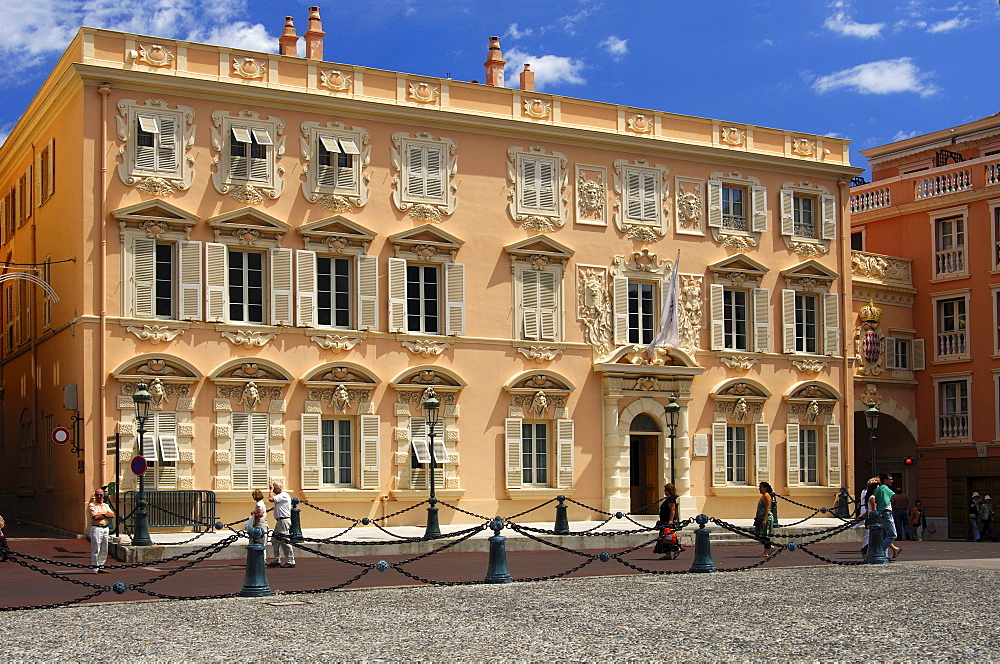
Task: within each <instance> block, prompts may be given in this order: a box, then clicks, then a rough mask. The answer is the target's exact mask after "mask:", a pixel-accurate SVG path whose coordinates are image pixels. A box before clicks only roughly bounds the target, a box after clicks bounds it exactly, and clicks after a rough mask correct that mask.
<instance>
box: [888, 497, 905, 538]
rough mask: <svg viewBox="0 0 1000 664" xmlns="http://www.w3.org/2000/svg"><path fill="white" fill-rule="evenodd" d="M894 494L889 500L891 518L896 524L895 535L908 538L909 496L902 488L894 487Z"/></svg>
mask: <svg viewBox="0 0 1000 664" xmlns="http://www.w3.org/2000/svg"><path fill="white" fill-rule="evenodd" d="M894 490H895V492H896V495H894V496H893V497H892V500H891V501H889V503H890V505H891V506H892V520H893V522H894V523H895V525H896V535H897V536H898V537H899V539H910V497H909V496H907V495H906V494H905V493H903V489H902V488H900V487H898V486H897V487H895V489H894Z"/></svg>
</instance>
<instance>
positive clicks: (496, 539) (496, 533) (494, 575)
mask: <svg viewBox="0 0 1000 664" xmlns="http://www.w3.org/2000/svg"><path fill="white" fill-rule="evenodd" d="M490 528H492V529H493V537H491V538H490V563H489V569H487V570H486V578H485V579H483V582H484V583H511V582H512V581H513V580H514V579H512V578H511V577H510V571H508V570H507V538H506V537H504V536H503V535H501V534H500V531H501V530H503V519H501V518H500V517H496V518H495V519H493V520H492V521H490Z"/></svg>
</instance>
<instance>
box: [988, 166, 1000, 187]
mask: <svg viewBox="0 0 1000 664" xmlns="http://www.w3.org/2000/svg"><path fill="white" fill-rule="evenodd" d="M992 184H1000V164H989V165H988V166H987V167H986V185H987V186H989V185H992Z"/></svg>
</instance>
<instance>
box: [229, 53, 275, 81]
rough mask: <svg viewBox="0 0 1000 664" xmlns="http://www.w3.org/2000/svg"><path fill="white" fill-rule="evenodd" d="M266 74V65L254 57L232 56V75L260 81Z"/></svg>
mask: <svg viewBox="0 0 1000 664" xmlns="http://www.w3.org/2000/svg"><path fill="white" fill-rule="evenodd" d="M266 74H267V65H265V64H264V63H263V62H257V60H255V59H254V58H233V75H234V76H239V77H240V78H245V79H248V80H255V81H262V80H264V76H265V75H266Z"/></svg>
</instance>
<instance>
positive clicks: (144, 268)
mask: <svg viewBox="0 0 1000 664" xmlns="http://www.w3.org/2000/svg"><path fill="white" fill-rule="evenodd" d="M155 270H156V240H154V239H153V238H147V237H135V238H132V311H130V312H129V315H130V316H134V317H136V318H152V317H153V292H154V291H153V288H154V280H155Z"/></svg>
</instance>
